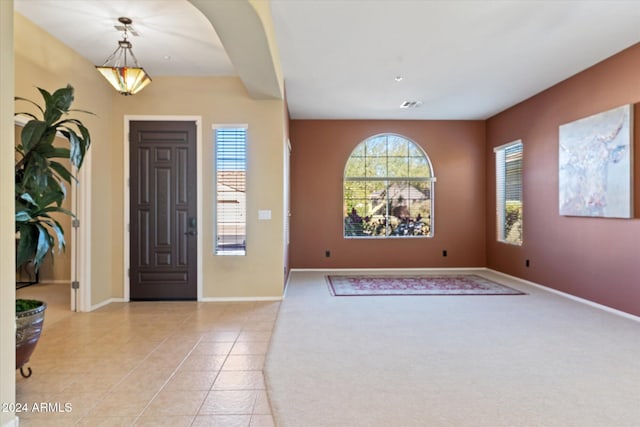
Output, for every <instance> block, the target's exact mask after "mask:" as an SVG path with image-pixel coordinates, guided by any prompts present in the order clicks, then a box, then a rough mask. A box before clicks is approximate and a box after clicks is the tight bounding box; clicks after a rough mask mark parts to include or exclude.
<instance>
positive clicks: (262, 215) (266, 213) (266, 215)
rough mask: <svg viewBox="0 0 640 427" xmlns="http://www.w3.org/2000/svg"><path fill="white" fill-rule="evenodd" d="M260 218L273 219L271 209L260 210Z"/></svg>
mask: <svg viewBox="0 0 640 427" xmlns="http://www.w3.org/2000/svg"><path fill="white" fill-rule="evenodd" d="M258 219H259V220H263V221H265V220H269V219H271V211H269V210H266V211H263V210H260V211H258Z"/></svg>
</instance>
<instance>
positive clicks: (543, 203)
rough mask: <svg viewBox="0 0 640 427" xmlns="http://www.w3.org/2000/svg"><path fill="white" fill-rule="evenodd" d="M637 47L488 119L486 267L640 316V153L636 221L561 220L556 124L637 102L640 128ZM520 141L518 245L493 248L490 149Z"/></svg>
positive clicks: (637, 156) (639, 156)
mask: <svg viewBox="0 0 640 427" xmlns="http://www.w3.org/2000/svg"><path fill="white" fill-rule="evenodd" d="M638 101H640V45H636V46H633V47H632V48H629V49H627V50H625V51H623V52H621V53H619V54H617V55H615V56H613V57H611V58H609V59H607V60H606V61H604V62H602V63H600V64H597V65H596V66H594V67H592V68H590V69H588V70H586V71H584V72H582V73H580V74H578V75H576V76H574V77H572V78H570V79H568V80H566V81H564V82H562V83H560V84H558V85H556V86H554V87H552V88H550V89H548V90H546V91H544V92H542V93H540V94H538V95H536V96H535V97H533V98H531V99H529V100H527V101H525V102H523V103H521V104H519V105H517V106H515V107H513V108H511V109H509V110H507V111H505V112H503V113H501V114H499V115H497V116H495V117H493V118H491V119H489V120H488V121H487V148H486V152H485V157H486V160H487V175H486V177H487V178H486V181H487V190H488V192H487V210H486V212H487V223H486V224H487V265H488V267H490V268H493V269H496V270H499V271H502V272H505V273H508V274H512V275H515V276H518V277H522V278H524V279H528V280H532V281H534V282H537V283H540V284H542V285H545V286H549V287H552V288H555V289H558V290H560V291H563V292H567V293H570V294H573V295H576V296H579V297H582V298H586V299H589V300H591V301H595V302H598V303H601V304H604V305H607V306H610V307H613V308H616V309H620V310H623V311H627V312H629V313H633V314H636V315H640V262H639V261H640V221H639V220H638V219H637V218H638V217H640V203H638V202H640V197H639V194H640V193H639V191H638V188H640V179H639V178H640V173H638V172H637V171H638V166H637V165H640V153H638V151H640V150H635V153H636V154H635V164H636V168H635V170H636V173H635V176H636V178H635V183H634V184H635V185H634V187H635V189H636V190H635V200H636V203H635V213H636V219H604V218H584V217H565V216H560V215H559V213H558V212H559V211H558V126H560V125H561V124H564V123H568V122H571V121H574V120H576V119H580V118H583V117H587V116H590V115H592V114H596V113H599V112H602V111H605V110H608V109H611V108H614V107H617V106H620V105H623V104H629V103H631V104H635V111H636V112H635V120H634V121H635V123H634V125H635V129H636V131H635V140H636V141H637V140H638V137H639V135H640V134H639V131H640V120H638V117H640V105H638V104H637V103H638ZM516 139H522V141H523V143H524V172H523V187H524V196H523V197H524V211H523V215H524V243H523V245H522V247H517V246H511V245H506V244H502V243H497V242H496V239H495V238H494V236H495V234H496V227H495V216H494V215H495V214H494V212H495V208H494V206H495V177H494V172H493V170H494V168H495V162H494V154H493V147H495V146H498V145H501V144H504V143H506V142H510V141H513V140H516ZM526 259H529V260H530V267H529V268H527V267H525V260H526Z"/></svg>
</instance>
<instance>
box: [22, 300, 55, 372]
mask: <svg viewBox="0 0 640 427" xmlns="http://www.w3.org/2000/svg"><path fill="white" fill-rule="evenodd" d="M46 308H47V304H45V303H44V302H43V303H42V305H41V306H39V307H36V308H33V309H31V310H27V311H23V312H21V313H16V369H20V373H21V374H22V376H23V377H25V378H26V377H30V376H31V368H27V369H28V373H27V374H25V372H24V370H23V367H24V365H25V364H26V363H27V362H28V361H29V358H30V357H31V354H32V353H33V350H35V348H36V344H38V339H40V333H41V332H42V325H43V324H44V311H45V309H46Z"/></svg>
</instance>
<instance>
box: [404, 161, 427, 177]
mask: <svg viewBox="0 0 640 427" xmlns="http://www.w3.org/2000/svg"><path fill="white" fill-rule="evenodd" d="M409 176H411V177H419V176H424V177H430V176H431V168H430V167H429V163H428V162H427V159H426V158H425V157H410V158H409Z"/></svg>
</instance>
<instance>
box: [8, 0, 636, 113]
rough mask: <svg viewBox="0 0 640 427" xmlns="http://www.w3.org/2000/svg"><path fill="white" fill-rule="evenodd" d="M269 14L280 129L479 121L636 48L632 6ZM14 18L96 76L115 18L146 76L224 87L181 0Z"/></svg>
mask: <svg viewBox="0 0 640 427" xmlns="http://www.w3.org/2000/svg"><path fill="white" fill-rule="evenodd" d="M210 1H229V0H210ZM234 1H239V0H234ZM270 3H271V12H272V15H273V24H274V30H275V35H276V40H277V45H278V49H279V56H280V61H281V64H282V70H283V74H284V78H285V84H286V90H287V99H288V103H289V109H290V112H291V116H292V117H293V118H307V119H325V118H334V119H484V118H487V117H490V116H492V115H494V114H496V113H498V112H500V111H502V110H504V109H506V108H508V107H510V106H512V105H514V104H516V103H518V102H520V101H523V100H525V99H527V98H528V97H530V96H532V95H534V94H536V93H538V92H540V91H542V90H544V89H546V88H548V87H550V86H552V85H554V84H556V83H558V82H560V81H562V80H564V79H566V78H568V77H570V76H572V75H574V74H576V73H578V72H580V71H582V70H584V69H585V68H588V67H590V66H591V65H593V64H595V63H597V62H600V61H602V60H603V59H605V58H607V57H609V56H611V55H613V54H615V53H617V52H619V51H621V50H623V49H625V48H627V47H629V46H631V45H633V44H635V43H637V42H639V41H640V1H637V0H622V1H615V0H608V1H607V0H604V1H596V0H590V1H579V0H548V1H544V0H512V1H509V0H497V1H489V0H468V1H464V0H458V1H444V0H442V1H437V0H271V2H270ZM15 9H16V11H18V12H19V13H21V14H22V15H24V16H26V17H27V18H28V19H30V20H31V21H33V22H34V23H36V24H37V25H39V26H41V27H42V28H44V29H46V30H47V31H49V32H50V33H51V34H52V35H54V36H55V37H57V38H59V39H60V40H61V41H63V42H64V43H65V44H67V45H69V46H70V47H71V48H73V49H74V50H76V51H77V52H79V53H80V54H81V55H83V56H85V57H86V58H87V59H88V60H89V61H91V62H92V63H95V64H102V62H104V60H105V59H106V58H107V56H109V54H110V53H111V52H112V51H113V50H114V49H115V48H116V45H117V41H118V40H119V39H120V38H121V37H120V35H121V34H120V33H119V32H118V31H117V30H115V29H114V27H113V25H115V24H116V23H117V18H118V17H120V16H127V17H130V18H132V19H133V26H134V27H135V29H136V30H137V31H139V32H140V36H139V37H130V41H131V42H132V43H133V51H134V53H135V54H136V56H137V58H138V60H139V62H140V65H142V66H143V67H144V68H145V69H146V70H147V71H148V72H149V74H151V76H152V77H153V76H163V75H171V76H178V75H189V76H205V75H212V76H226V75H236V71H235V69H234V66H233V64H232V63H231V61H230V59H229V57H228V56H227V55H226V53H225V51H224V48H223V46H222V43H221V42H220V39H219V38H218V36H217V35H216V33H215V30H214V29H213V27H212V26H211V24H210V22H209V21H208V20H207V19H206V18H205V17H204V16H203V15H202V13H201V12H200V11H199V10H198V9H196V8H195V7H194V6H193V5H192V4H191V3H190V2H189V1H188V0H128V1H121V0H66V1H63V0H15ZM167 58H168V59H167ZM638 72H639V73H640V69H639V70H638ZM397 76H401V77H402V78H403V79H402V81H400V82H396V81H395V77H397ZM403 101H420V102H422V105H421V106H420V107H419V108H415V109H401V108H399V106H400V104H401V103H402V102H403Z"/></svg>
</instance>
